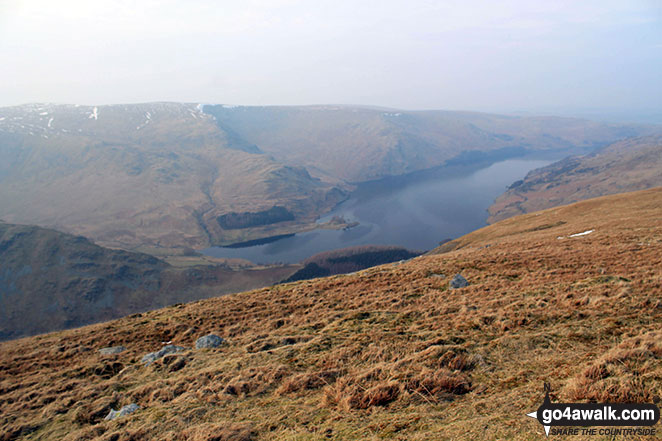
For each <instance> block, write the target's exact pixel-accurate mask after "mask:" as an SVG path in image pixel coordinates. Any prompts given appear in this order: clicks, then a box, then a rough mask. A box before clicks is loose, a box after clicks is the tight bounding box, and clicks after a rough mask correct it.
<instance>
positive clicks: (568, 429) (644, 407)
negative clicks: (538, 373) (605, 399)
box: [526, 383, 660, 436]
mask: <svg viewBox="0 0 662 441" xmlns="http://www.w3.org/2000/svg"><path fill="white" fill-rule="evenodd" d="M549 393H550V386H549V384H548V383H545V399H544V400H543V403H542V404H541V405H540V407H539V408H538V410H536V411H535V412H531V413H527V414H526V415H527V416H529V417H531V418H535V419H537V420H538V422H540V424H542V425H543V427H544V428H545V435H547V436H549V435H550V432H551V434H552V435H601V436H605V435H607V436H622V435H625V436H633V435H637V436H646V435H655V433H656V429H655V428H654V427H651V426H654V425H655V424H657V422H658V421H659V420H660V409H658V407H657V406H656V405H655V404H649V403H552V402H551V400H550V399H549ZM605 426H609V427H605ZM623 426H628V427H623Z"/></svg>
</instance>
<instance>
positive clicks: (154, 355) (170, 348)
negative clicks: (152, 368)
mask: <svg viewBox="0 0 662 441" xmlns="http://www.w3.org/2000/svg"><path fill="white" fill-rule="evenodd" d="M185 349H186V348H184V347H182V346H175V345H167V346H164V347H163V348H161V350H159V351H156V352H150V353H149V354H145V355H144V356H143V358H142V359H141V360H140V361H141V362H143V363H145V364H146V365H150V364H152V363H153V362H155V361H156V360H158V359H159V358H161V357H165V356H166V355H168V354H174V353H176V352H181V351H184V350H185Z"/></svg>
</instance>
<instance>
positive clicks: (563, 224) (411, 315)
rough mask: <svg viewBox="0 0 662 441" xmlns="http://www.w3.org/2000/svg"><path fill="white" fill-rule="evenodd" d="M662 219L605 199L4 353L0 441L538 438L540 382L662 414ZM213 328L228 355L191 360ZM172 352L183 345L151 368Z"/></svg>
mask: <svg viewBox="0 0 662 441" xmlns="http://www.w3.org/2000/svg"><path fill="white" fill-rule="evenodd" d="M661 207H662V189H660V188H656V189H651V190H645V191H640V192H636V193H628V194H622V195H612V196H607V197H602V198H599V199H592V200H588V201H584V202H580V203H576V204H573V205H569V206H564V207H559V208H553V209H550V210H546V211H543V212H538V213H533V214H527V215H523V216H517V217H514V218H511V219H507V220H505V221H502V222H499V223H496V224H494V225H491V226H488V227H486V228H483V229H481V230H478V231H476V232H474V233H472V234H470V235H468V236H465V237H464V238H460V239H459V240H456V241H454V242H452V243H449V244H446V246H445V248H443V249H438V250H436V253H437V254H430V255H425V256H420V257H416V258H414V259H412V260H410V261H407V262H404V263H402V264H399V265H394V264H388V265H384V266H380V267H375V268H371V269H368V270H365V271H361V272H359V273H357V274H352V275H346V276H334V277H329V278H322V279H315V280H308V281H303V282H295V283H291V284H285V285H279V286H275V287H272V288H264V289H259V290H256V291H252V292H246V293H241V294H235V295H230V296H225V297H219V298H215V299H210V300H204V301H199V302H195V303H191V304H186V305H177V306H173V307H170V308H166V309H162V310H158V311H153V312H149V313H144V314H139V315H134V316H130V317H126V318H123V319H120V320H116V321H113V322H108V323H103V324H98V325H92V326H88V327H84V328H80V329H75V330H70V331H64V332H59V333H55V334H50V335H44V336H39V337H33V338H26V339H22V340H17V341H12V342H6V343H2V344H0V372H2V377H1V378H0V406H2V409H3V412H2V413H1V414H0V439H3V440H9V439H25V440H27V439H31V440H38V439H43V440H46V439H48V440H55V439H67V440H91V439H99V440H115V441H126V440H148V439H160V440H173V441H174V440H184V439H187V440H226V441H227V440H295V439H297V440H318V439H334V440H377V439H394V440H396V439H399V440H404V439H407V440H442V439H454V440H474V439H517V440H533V439H543V436H544V434H543V429H542V427H541V426H540V425H539V424H538V423H537V422H535V421H533V420H531V419H530V418H528V417H526V416H525V414H526V413H528V412H531V411H533V410H535V409H536V408H537V407H538V406H539V405H540V403H541V401H542V398H543V390H542V386H543V382H544V381H548V382H550V383H551V387H552V390H553V399H555V400H556V399H558V400H563V401H577V400H580V401H600V402H604V401H612V402H613V401H643V402H651V401H652V400H653V398H654V397H655V396H657V397H659V396H660V395H662V387H661V385H662V362H661V361H662V343H661V342H662V303H661V301H660V287H661V286H662V285H661V284H662V273H661V268H662V261H661V256H662V224H660V222H659V219H660V217H661V215H662V212H661ZM587 231H590V233H586V234H582V235H577V234H578V233H585V232H587ZM456 273H462V274H463V275H464V276H465V277H466V279H467V280H468V281H469V283H470V285H469V286H468V287H465V288H461V289H449V280H450V279H451V278H452V277H453V275H454V274H456ZM210 332H213V333H216V334H218V335H220V336H221V337H223V338H224V339H226V342H225V343H224V344H223V345H222V346H220V347H219V348H218V349H198V350H196V349H190V348H192V347H193V345H194V342H195V341H196V339H197V338H198V337H200V336H203V335H205V334H208V333H210ZM169 341H172V343H173V344H176V345H181V346H184V347H185V348H189V349H186V350H184V351H183V352H180V353H177V354H172V355H169V356H166V357H164V358H162V359H160V360H158V361H156V362H154V363H152V364H150V365H148V366H146V365H144V364H143V363H141V361H140V360H141V358H142V357H143V355H144V354H146V353H148V352H152V351H156V350H158V349H160V348H161V347H162V346H163V342H169ZM113 345H124V346H125V347H126V348H127V350H126V351H125V352H122V353H120V354H116V355H109V356H102V355H100V354H99V353H98V350H99V349H100V348H103V347H107V346H113ZM130 403H136V404H138V405H139V406H140V409H138V410H137V411H136V412H135V413H132V414H130V415H127V416H124V417H120V418H118V419H116V420H113V421H104V417H105V416H106V415H107V414H108V412H109V410H110V409H111V408H113V409H118V408H119V407H120V406H124V405H128V404H130ZM573 439H583V438H582V437H581V436H576V437H573ZM586 439H592V440H599V439H604V438H600V437H590V438H586ZM629 439H636V438H629Z"/></svg>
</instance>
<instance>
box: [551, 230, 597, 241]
mask: <svg viewBox="0 0 662 441" xmlns="http://www.w3.org/2000/svg"><path fill="white" fill-rule="evenodd" d="M594 231H595V230H586V231H582V232H581V233H575V234H571V235H570V236H568V237H580V236H586V235H587V234H591V233H592V232H594ZM557 239H559V240H560V239H565V237H564V236H558V237H557Z"/></svg>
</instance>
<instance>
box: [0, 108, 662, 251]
mask: <svg viewBox="0 0 662 441" xmlns="http://www.w3.org/2000/svg"><path fill="white" fill-rule="evenodd" d="M651 130H653V129H652V128H651V127H649V126H640V125H631V124H630V125H623V124H621V125H619V124H605V123H595V122H591V121H586V120H579V119H571V118H554V117H545V118H543V117H510V116H501V115H490V114H481V113H470V112H443V111H429V112H407V111H392V110H385V109H377V108H369V107H359V106H354V107H352V106H303V107H247V106H211V105H196V104H182V103H147V104H131V105H108V106H78V105H54V104H30V105H24V106H15V107H5V108H0V158H1V159H2V161H0V163H1V164H2V165H0V219H3V220H5V221H6V222H10V223H18V224H34V225H38V226H41V227H47V228H54V229H57V230H59V231H63V232H67V233H72V234H77V235H83V236H85V237H88V238H89V239H91V240H93V241H95V242H96V243H98V244H100V245H103V246H108V247H112V248H121V249H125V250H132V251H139V252H147V253H151V254H154V255H157V256H169V255H177V254H181V253H183V252H187V250H189V249H194V250H199V249H204V248H208V247H210V246H222V245H231V244H234V243H240V242H248V241H253V240H260V239H264V238H268V237H272V236H284V235H291V234H295V233H298V232H303V231H310V230H314V229H318V228H319V227H320V225H319V224H318V223H317V222H316V221H317V219H319V218H320V216H323V215H324V214H325V213H328V212H329V211H331V210H332V209H333V208H334V207H336V206H337V205H338V204H339V203H340V202H342V201H344V200H346V199H347V198H348V196H349V194H350V192H351V191H353V190H354V189H355V188H356V185H357V183H361V182H367V181H371V180H375V179H381V178H388V177H392V176H398V175H403V174H407V173H412V172H416V171H421V170H424V169H429V168H431V167H435V166H443V165H469V166H471V165H474V164H475V163H480V162H481V161H496V160H497V159H498V158H499V157H501V158H503V157H511V158H514V157H517V156H522V155H525V154H530V153H545V152H556V153H558V154H577V153H583V152H586V151H589V150H591V149H593V148H595V147H599V146H601V145H605V144H608V143H611V142H614V141H616V140H619V139H622V138H624V137H628V136H636V135H644V134H647V133H649V132H651ZM265 213H270V214H269V215H264V214H265ZM229 220H231V221H230V222H229V223H228V221H229ZM346 226H347V225H345V224H342V223H341V224H327V225H325V226H324V228H335V229H339V230H342V229H343V228H345V227H346Z"/></svg>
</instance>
